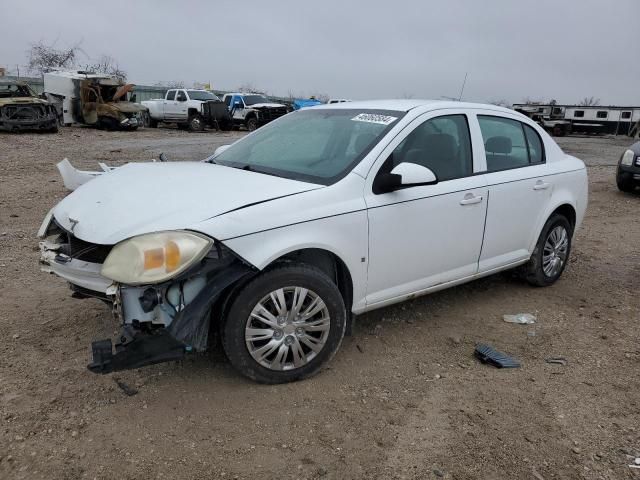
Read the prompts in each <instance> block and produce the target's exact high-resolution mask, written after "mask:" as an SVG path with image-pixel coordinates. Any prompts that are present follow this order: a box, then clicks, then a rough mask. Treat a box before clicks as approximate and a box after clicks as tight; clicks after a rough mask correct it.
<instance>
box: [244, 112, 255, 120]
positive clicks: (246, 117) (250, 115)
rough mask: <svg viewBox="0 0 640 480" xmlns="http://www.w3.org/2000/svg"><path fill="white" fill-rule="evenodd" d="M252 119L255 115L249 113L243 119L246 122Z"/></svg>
mask: <svg viewBox="0 0 640 480" xmlns="http://www.w3.org/2000/svg"><path fill="white" fill-rule="evenodd" d="M252 118H256V114H255V113H253V112H251V113H247V115H246V116H245V117H244V121H245V122H247V121H249V120H250V119H252Z"/></svg>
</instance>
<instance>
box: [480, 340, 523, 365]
mask: <svg viewBox="0 0 640 480" xmlns="http://www.w3.org/2000/svg"><path fill="white" fill-rule="evenodd" d="M474 353H475V356H476V357H477V358H478V360H480V361H481V362H482V363H488V364H489V365H493V366H494V367H497V368H518V367H520V362H519V361H518V360H516V359H515V358H512V357H510V356H509V355H507V354H505V353H502V352H499V351H497V350H494V349H493V348H492V347H490V346H489V345H484V344H479V345H476V350H475V352H474Z"/></svg>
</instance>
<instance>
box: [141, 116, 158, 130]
mask: <svg viewBox="0 0 640 480" xmlns="http://www.w3.org/2000/svg"><path fill="white" fill-rule="evenodd" d="M143 119H144V127H145V128H158V121H157V120H154V119H153V118H151V114H149V113H145V114H144V116H143Z"/></svg>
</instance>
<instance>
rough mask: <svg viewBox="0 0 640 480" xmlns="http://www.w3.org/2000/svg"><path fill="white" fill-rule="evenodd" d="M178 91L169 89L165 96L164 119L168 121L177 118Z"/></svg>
mask: <svg viewBox="0 0 640 480" xmlns="http://www.w3.org/2000/svg"><path fill="white" fill-rule="evenodd" d="M176 106H177V102H176V91H175V90H169V91H168V92H167V95H166V96H165V97H164V119H165V120H167V121H171V120H175V116H176V113H175V112H176Z"/></svg>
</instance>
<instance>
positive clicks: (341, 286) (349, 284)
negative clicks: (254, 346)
mask: <svg viewBox="0 0 640 480" xmlns="http://www.w3.org/2000/svg"><path fill="white" fill-rule="evenodd" d="M287 262H299V263H305V264H307V265H313V266H314V267H316V268H318V269H320V270H321V271H322V272H324V273H325V274H326V275H327V276H328V277H329V278H330V279H331V280H333V282H334V283H335V284H336V286H337V287H338V290H339V291H340V294H341V295H342V298H343V300H344V305H345V307H346V310H347V327H346V332H345V335H351V329H352V325H353V315H352V314H351V307H352V305H353V281H352V279H351V273H350V272H349V269H348V268H347V266H346V265H345V263H344V262H343V261H342V260H341V259H340V258H339V257H338V256H337V255H335V254H334V253H332V252H329V251H328V250H322V249H320V248H305V249H302V250H295V251H293V252H289V253H287V254H285V255H283V256H281V257H279V258H277V259H276V260H274V261H273V262H271V263H270V264H269V265H267V266H266V267H265V268H264V269H263V271H264V270H267V269H268V268H270V267H272V266H274V265H276V264H279V263H280V264H281V263H287ZM256 273H258V272H256ZM252 278H253V276H248V277H247V278H245V279H243V280H241V281H239V282H237V283H235V284H233V285H230V286H229V287H228V288H227V289H226V290H225V291H224V292H222V293H221V294H220V296H219V297H218V299H217V300H216V302H215V303H214V305H213V306H212V312H211V313H212V321H214V322H216V323H217V328H213V329H212V333H213V335H216V334H219V329H220V327H221V326H222V324H223V322H221V321H218V320H220V319H222V318H224V317H225V315H226V314H227V311H228V308H229V307H230V305H231V304H232V303H233V299H234V298H235V296H236V295H237V293H238V292H239V291H240V290H242V288H243V287H244V285H246V284H247V283H248V282H249V281H250V280H251V279H252Z"/></svg>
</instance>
